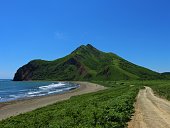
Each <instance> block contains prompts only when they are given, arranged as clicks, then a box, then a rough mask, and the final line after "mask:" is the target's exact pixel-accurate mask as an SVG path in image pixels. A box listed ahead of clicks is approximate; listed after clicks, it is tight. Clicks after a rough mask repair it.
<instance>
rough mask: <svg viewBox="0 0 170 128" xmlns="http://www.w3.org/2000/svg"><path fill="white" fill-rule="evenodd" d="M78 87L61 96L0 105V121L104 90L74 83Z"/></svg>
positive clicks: (88, 84)
mask: <svg viewBox="0 0 170 128" xmlns="http://www.w3.org/2000/svg"><path fill="white" fill-rule="evenodd" d="M74 83H78V84H79V85H80V87H79V88H77V89H75V90H71V91H68V92H66V93H63V94H56V95H50V96H43V97H35V98H31V99H25V100H18V101H11V102H7V103H0V120H2V119H6V118H8V117H11V116H16V115H19V114H21V113H25V112H29V111H32V110H35V109H37V108H40V107H44V106H46V105H50V104H53V103H56V102H59V101H63V100H67V99H70V97H72V96H77V95H81V94H85V93H90V92H96V91H99V90H103V89H106V87H104V86H101V85H97V84H93V83H89V82H74Z"/></svg>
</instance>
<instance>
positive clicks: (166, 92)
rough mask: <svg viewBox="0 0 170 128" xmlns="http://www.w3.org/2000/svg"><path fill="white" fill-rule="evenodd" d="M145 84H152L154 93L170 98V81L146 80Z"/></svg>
mask: <svg viewBox="0 0 170 128" xmlns="http://www.w3.org/2000/svg"><path fill="white" fill-rule="evenodd" d="M144 84H145V85H147V86H150V87H151V88H152V89H153V91H154V93H155V94H157V95H159V96H160V97H163V98H166V99H167V100H170V81H169V80H167V81H165V80H164V81H163V80H159V81H156V80H155V81H146V82H144Z"/></svg>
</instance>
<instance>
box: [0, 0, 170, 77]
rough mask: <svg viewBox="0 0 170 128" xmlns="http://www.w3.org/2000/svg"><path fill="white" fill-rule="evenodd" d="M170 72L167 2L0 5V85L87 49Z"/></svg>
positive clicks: (18, 0) (36, 0) (15, 1)
mask: <svg viewBox="0 0 170 128" xmlns="http://www.w3.org/2000/svg"><path fill="white" fill-rule="evenodd" d="M88 43H90V44H92V45H93V46H94V47H96V48H98V49H100V50H102V51H105V52H113V53H116V54H117V55H119V56H121V57H123V58H125V59H127V60H128V61H131V62H133V63H135V64H138V65H141V66H144V67H146V68H149V69H152V70H154V71H157V72H168V71H170V1H169V0H0V79H6V78H13V76H14V73H15V72H16V70H17V69H18V68H19V67H21V66H23V65H24V64H26V63H28V62H29V61H30V60H33V59H44V60H54V59H57V58H61V57H64V56H65V55H68V54H69V53H71V52H72V51H73V50H74V49H76V48H77V47H79V46H80V45H82V44H84V45H86V44H88Z"/></svg>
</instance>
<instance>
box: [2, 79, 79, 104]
mask: <svg viewBox="0 0 170 128" xmlns="http://www.w3.org/2000/svg"><path fill="white" fill-rule="evenodd" d="M78 87H79V85H78V84H73V83H70V82H30V81H29V82H15V81H11V80H0V102H8V101H13V100H20V99H26V98H32V97H37V96H46V95H52V94H61V93H64V92H67V91H69V90H72V89H75V88H78Z"/></svg>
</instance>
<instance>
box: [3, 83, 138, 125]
mask: <svg viewBox="0 0 170 128" xmlns="http://www.w3.org/2000/svg"><path fill="white" fill-rule="evenodd" d="M99 83H100V84H103V85H106V86H108V87H110V88H109V89H107V90H103V91H99V92H95V93H89V94H85V95H81V96H76V97H72V98H71V99H70V100H67V101H62V102H59V103H55V104H53V105H49V106H46V107H43V108H40V109H36V110H34V111H32V112H28V113H25V114H21V115H18V116H16V117H11V118H8V119H6V120H3V121H1V122H0V128H95V127H96V128H111V127H112V128H124V127H126V126H127V122H128V121H129V120H130V118H131V115H132V113H133V112H134V107H133V104H134V102H135V97H136V95H137V93H138V91H139V86H134V87H131V86H130V85H129V84H122V83H116V82H111V81H110V82H109V81H108V82H99Z"/></svg>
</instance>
